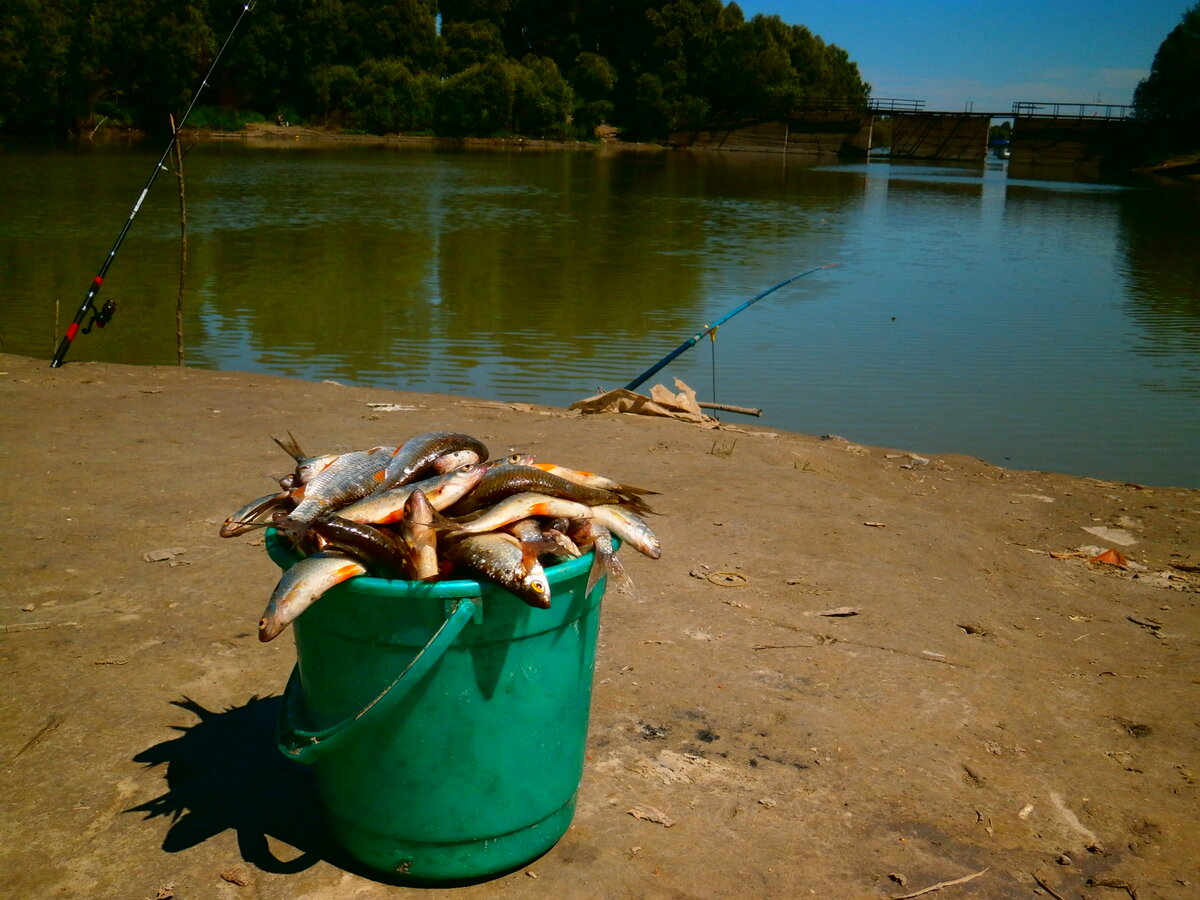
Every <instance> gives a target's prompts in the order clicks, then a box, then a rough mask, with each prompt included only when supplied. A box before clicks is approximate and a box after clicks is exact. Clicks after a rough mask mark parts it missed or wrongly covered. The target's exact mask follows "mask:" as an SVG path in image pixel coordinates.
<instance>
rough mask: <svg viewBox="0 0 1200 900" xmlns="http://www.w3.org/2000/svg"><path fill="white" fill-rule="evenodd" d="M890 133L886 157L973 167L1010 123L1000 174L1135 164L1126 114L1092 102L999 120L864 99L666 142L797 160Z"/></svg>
mask: <svg viewBox="0 0 1200 900" xmlns="http://www.w3.org/2000/svg"><path fill="white" fill-rule="evenodd" d="M881 119H886V120H887V121H888V122H889V123H890V126H891V143H890V150H889V152H888V156H889V157H891V158H892V159H908V160H952V161H966V162H980V163H982V162H983V160H984V158H985V157H986V155H987V152H988V129H989V128H990V126H991V124H992V121H993V120H995V119H1009V120H1011V121H1012V123H1013V127H1012V134H1011V137H1010V143H1009V148H1010V152H1011V158H1010V162H1009V172H1010V174H1014V175H1018V176H1021V177H1030V176H1032V177H1036V176H1037V175H1039V174H1046V175H1054V174H1059V173H1071V174H1085V175H1086V174H1092V175H1096V176H1098V175H1101V174H1104V173H1107V172H1117V171H1127V170H1128V169H1129V168H1130V167H1131V166H1132V165H1134V164H1136V161H1137V159H1136V152H1137V149H1138V146H1139V137H1140V136H1141V134H1142V129H1143V127H1144V126H1143V125H1142V123H1140V122H1137V121H1135V120H1134V119H1133V117H1132V108H1131V107H1129V106H1120V105H1115V104H1101V103H1062V102H1057V101H1053V102H1051V101H1047V102H1040V101H1027V100H1021V101H1016V102H1014V103H1013V104H1012V108H1011V109H1009V110H1005V111H987V110H980V111H976V110H974V109H971V108H968V109H965V110H960V111H953V112H951V111H937V110H927V109H925V101H923V100H904V99H897V98H875V97H872V98H871V100H870V102H869V103H868V104H867V106H866V107H862V106H850V105H846V104H835V103H820V102H816V103H812V104H810V105H807V106H804V107H792V108H788V109H777V110H771V111H768V112H767V113H765V114H764V115H761V116H758V117H756V118H753V119H740V120H736V119H725V120H724V121H718V122H714V123H712V124H709V125H706V126H704V127H703V128H700V129H695V130H693V131H685V132H680V133H678V134H675V135H672V137H671V142H672V143H673V144H674V145H676V146H680V147H690V148H692V149H697V150H734V151H737V150H740V151H756V152H767V153H783V154H788V155H791V154H797V155H807V156H828V155H838V156H851V157H853V156H865V155H866V154H867V153H869V152H870V151H871V150H872V149H873V148H874V147H875V143H874V137H875V135H874V132H875V126H876V124H877V122H879V121H880V120H881Z"/></svg>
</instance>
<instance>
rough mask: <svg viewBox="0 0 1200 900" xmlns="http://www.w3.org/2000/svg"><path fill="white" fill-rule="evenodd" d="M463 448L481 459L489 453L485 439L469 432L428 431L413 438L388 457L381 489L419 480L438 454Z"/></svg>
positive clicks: (441, 454) (442, 454) (443, 454)
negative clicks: (471, 451) (475, 436)
mask: <svg viewBox="0 0 1200 900" xmlns="http://www.w3.org/2000/svg"><path fill="white" fill-rule="evenodd" d="M460 450H473V451H474V452H475V453H477V454H478V458H479V459H480V460H484V459H487V456H488V451H487V447H485V446H484V444H483V442H482V441H479V440H477V439H475V438H473V437H471V436H470V435H469V434H460V433H458V432H455V431H429V432H426V433H425V434H418V435H416V436H414V437H411V438H409V439H408V440H407V441H405V442H404V443H403V444H401V445H400V446H399V447H397V448H396V450H395V452H394V453H392V455H391V457H390V459H388V461H387V468H386V469H385V470H384V475H383V481H382V483H381V484H380V490H387V489H388V488H394V487H400V486H401V485H405V484H408V483H409V482H412V481H416V480H417V479H418V478H419V477H420V476H421V475H422V474H423V472H424V470H425V469H426V468H428V467H430V466H432V465H433V463H434V462H435V461H436V460H437V459H438V458H439V457H441V456H445V455H446V454H447V453H454V452H457V451H460Z"/></svg>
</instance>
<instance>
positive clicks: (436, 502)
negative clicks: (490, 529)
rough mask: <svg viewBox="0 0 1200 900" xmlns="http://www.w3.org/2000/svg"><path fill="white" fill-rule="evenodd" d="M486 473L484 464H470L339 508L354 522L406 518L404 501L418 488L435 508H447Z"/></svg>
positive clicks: (381, 523)
mask: <svg viewBox="0 0 1200 900" xmlns="http://www.w3.org/2000/svg"><path fill="white" fill-rule="evenodd" d="M483 473H484V468H483V466H482V465H480V464H478V463H469V464H468V465H465V466H461V467H459V468H458V469H455V470H454V471H453V472H447V473H446V474H444V475H435V476H433V477H432V478H426V479H424V480H423V481H415V482H413V483H412V484H406V485H401V486H400V487H395V488H390V489H388V490H386V491H379V492H377V493H374V494H370V495H369V496H366V497H363V498H362V499H361V500H357V501H355V502H354V503H351V504H350V505H349V506H345V507H343V508H342V509H340V510H338V515H339V516H342V517H343V518H345V519H349V520H350V521H351V522H363V523H366V524H370V525H387V524H390V523H393V522H399V521H401V520H402V519H403V518H404V504H405V503H406V502H408V498H409V496H410V495H411V494H412V493H413V492H414V491H418V490H419V491H421V492H422V493H423V494H424V495H425V498H426V499H427V500H428V501H429V503H430V505H431V506H432V507H433V508H434V509H436V510H442V509H446V508H447V507H448V506H450V505H451V504H453V503H455V502H457V501H458V500H459V499H460V498H462V497H463V496H465V495H466V494H467V493H468V492H469V491H470V490H471V489H472V488H474V487H475V485H477V484H479V479H481V478H482V477H483Z"/></svg>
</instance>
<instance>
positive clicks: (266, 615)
mask: <svg viewBox="0 0 1200 900" xmlns="http://www.w3.org/2000/svg"><path fill="white" fill-rule="evenodd" d="M283 629H284V625H283V624H281V623H280V621H279V616H278V607H277V606H276V603H275V601H274V600H271V602H270V603H268V604H267V608H266V609H264V610H263V614H262V618H261V619H259V620H258V639H259V640H260V641H262V642H263V643H264V644H265V643H266V642H267V641H270V640H274V639H275V638H277V637H278V636H279V634H280V632H282V631H283Z"/></svg>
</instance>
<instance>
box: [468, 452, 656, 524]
mask: <svg viewBox="0 0 1200 900" xmlns="http://www.w3.org/2000/svg"><path fill="white" fill-rule="evenodd" d="M526 492H532V493H538V494H546V495H547V496H550V497H561V498H562V499H564V500H574V501H575V502H577V503H583V504H585V505H587V506H595V505H598V504H601V503H621V502H627V503H628V505H629V506H630V508H632V509H634V510H635V511H636V512H649V507H648V506H647V505H646V503H645V501H643V500H642V499H641V498H640V497H636V496H635V497H632V498H628V499H627V498H625V497H624V496H622V495H621V494H618V493H616V492H614V491H610V490H607V489H605V488H596V487H589V486H587V485H583V484H579V483H578V482H575V481H571V480H569V479H566V478H563V477H562V476H561V475H556V474H554V473H553V472H547V471H545V470H544V469H542V468H541V467H539V466H526V465H512V464H507V463H505V464H500V465H496V466H492V467H491V468H489V469H488V471H487V472H486V473H485V474H484V476H483V478H482V479H481V480H480V482H479V484H477V485H476V486H475V487H474V489H472V491H471V493H470V494H468V495H467V496H466V497H464V498H463V499H462V500H459V501H458V502H457V503H456V504H454V507H453V508H452V509H450V510H448V511H447V513H448V515H450V516H461V515H466V514H467V513H471V512H476V511H477V510H481V509H483V508H484V507H487V506H492V505H494V504H496V503H498V502H499V501H501V500H503V499H504V498H506V497H511V496H512V495H513V494H520V493H526Z"/></svg>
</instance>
